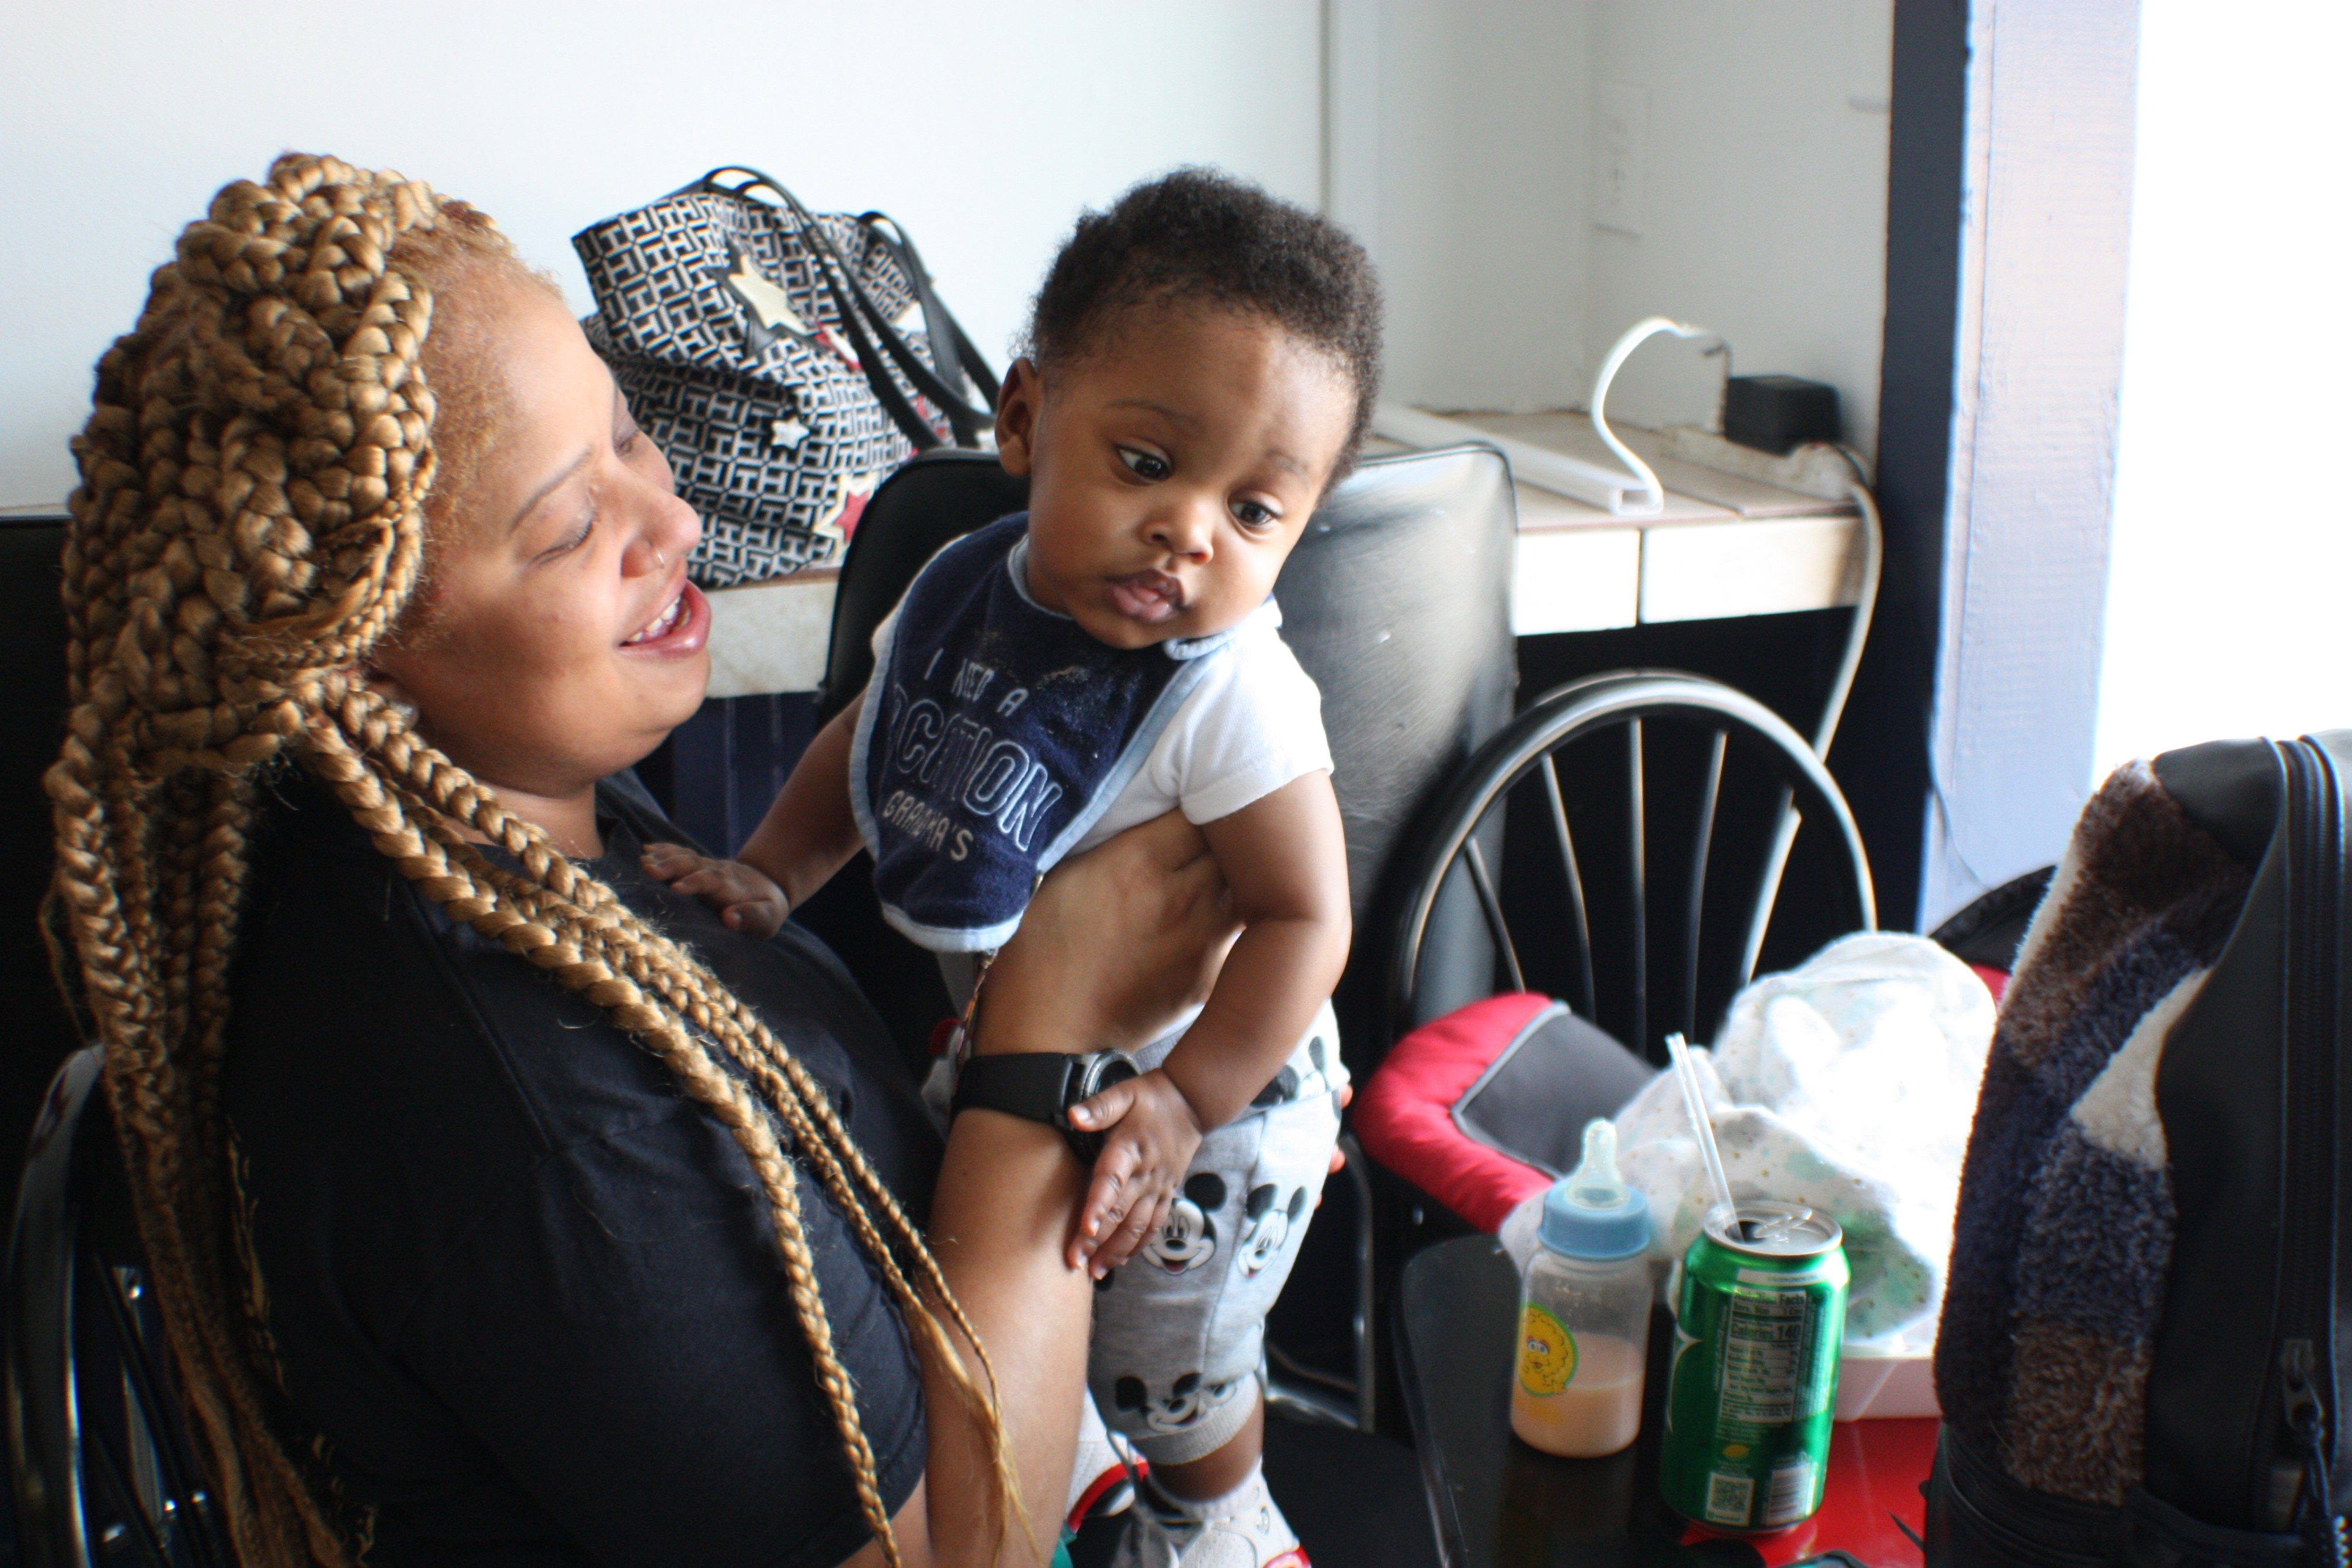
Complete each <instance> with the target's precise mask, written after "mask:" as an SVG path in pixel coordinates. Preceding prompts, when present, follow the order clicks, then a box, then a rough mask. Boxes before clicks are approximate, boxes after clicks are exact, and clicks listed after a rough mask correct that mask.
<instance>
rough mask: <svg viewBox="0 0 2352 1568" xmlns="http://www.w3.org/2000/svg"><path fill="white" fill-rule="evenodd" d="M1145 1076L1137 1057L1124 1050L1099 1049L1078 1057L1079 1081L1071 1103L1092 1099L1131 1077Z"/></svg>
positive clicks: (1071, 1096) (1075, 1086) (1074, 1087)
mask: <svg viewBox="0 0 2352 1568" xmlns="http://www.w3.org/2000/svg"><path fill="white" fill-rule="evenodd" d="M1141 1076H1143V1069H1141V1068H1140V1067H1138V1066H1137V1065H1136V1063H1135V1058H1133V1057H1131V1056H1129V1055H1128V1053H1127V1052H1125V1051H1096V1052H1094V1053H1093V1054H1092V1055H1090V1056H1083V1057H1080V1058H1079V1059H1078V1072H1077V1082H1076V1083H1075V1084H1074V1085H1072V1092H1071V1095H1070V1103H1072V1104H1076V1103H1078V1102H1079V1101H1081V1100H1091V1099H1093V1098H1094V1097H1095V1096H1096V1095H1097V1094H1099V1093H1101V1092H1103V1091H1104V1090H1106V1089H1108V1088H1109V1087H1110V1086H1111V1085H1112V1084H1114V1083H1124V1082H1127V1081H1128V1080H1129V1079H1130V1078H1140V1077H1141Z"/></svg>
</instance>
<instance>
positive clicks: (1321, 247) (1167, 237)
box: [1029, 169, 1381, 479]
mask: <svg viewBox="0 0 2352 1568" xmlns="http://www.w3.org/2000/svg"><path fill="white" fill-rule="evenodd" d="M1162 299H1171V300H1173V299H1188V300H1199V301H1202V302H1203V303H1208V304H1215V305H1222V306H1225V307H1227V308H1231V309H1234V310H1240V311H1244V312H1247V313H1249V314H1252V315H1257V316H1263V317H1265V318H1266V319H1268V320H1270V321H1272V322H1274V323H1275V324H1276V326H1278V327H1281V328H1283V329H1285V330H1286V331H1288V332H1290V333H1292V334H1294V335H1295V336H1297V338H1298V339H1299V340H1301V341H1303V342H1306V343H1308V344H1311V345H1312V346H1314V347H1315V348H1317V349H1319V350H1322V351H1323V352H1325V353H1327V354H1328V355H1330V356H1331V357H1332V358H1333V359H1334V360H1336V361H1339V364H1340V365H1341V366H1342V367H1343V368H1344V369H1345V370H1346V371H1347V373H1348V378H1349V381H1350V382H1352V383H1353V384H1354V386H1355V389H1356V417H1355V420H1354V422H1353V423H1351V424H1350V425H1349V429H1348V440H1347V444H1345V445H1344V446H1342V447H1341V448H1340V450H1339V464H1338V465H1337V466H1336V467H1334V468H1333V469H1332V471H1331V472H1332V477H1333V478H1335V479H1336V478H1338V477H1339V476H1340V475H1343V474H1345V473H1347V472H1348V470H1349V468H1350V467H1352V466H1354V465H1355V461H1356V452H1357V449H1358V448H1359V447H1360V446H1361V445H1362V444H1363V441H1364V435H1365V433H1366V432H1367V431H1368V430H1369V429H1370V427H1371V422H1372V403H1373V402H1374V400H1375V399H1377V398H1378V397H1379V395H1380V390H1381V282H1380V277H1379V275H1378V274H1377V273H1375V272H1374V271H1373V270H1372V260H1371V257H1370V256H1366V255H1365V254H1364V247H1363V246H1360V245H1359V244H1357V243H1356V240H1355V237H1354V236H1353V235H1350V234H1349V233H1348V231H1347V230H1345V229H1343V228H1341V227H1340V226H1339V225H1337V224H1335V223H1333V222H1331V221H1330V220H1329V219H1328V218H1324V217H1319V216H1318V215H1317V214H1313V213H1310V212H1308V211H1307V210H1306V209H1305V208H1303V207H1297V206H1293V205H1292V204H1290V203H1288V202H1285V201H1282V200H1280V199H1278V198H1276V197H1275V196H1271V195H1268V194H1267V193H1265V191H1264V190H1262V189H1260V188H1259V187H1258V186H1256V185H1254V184H1252V183H1249V182H1248V181H1246V180H1238V179H1235V178H1234V176H1233V175H1231V174H1227V173H1224V172H1221V171H1219V170H1215V169H1179V170H1177V171H1176V172H1174V173H1171V174H1163V175H1161V176H1160V178H1159V179H1157V180H1150V181H1147V182H1145V183H1142V184H1140V185H1138V186H1136V187H1135V188H1134V189H1133V190H1130V191H1129V192H1128V193H1127V194H1125V195H1123V196H1121V197H1120V198H1119V199H1118V203H1117V204H1114V205H1113V206H1112V207H1111V209H1110V210H1109V211H1108V212H1101V213H1095V212H1090V213H1087V214H1085V215H1083V216H1081V217H1080V218H1079V219H1078V226H1077V227H1076V229H1075V230H1073V231H1072V232H1071V235H1070V237H1069V239H1068V241H1067V242H1066V243H1065V244H1064V245H1063V246H1062V251H1061V254H1060V255H1059V256H1055V258H1054V266H1053V269H1052V270H1051V271H1050V272H1048V273H1046V275H1045V286H1044V287H1041V288H1039V289H1038V290H1037V298H1036V302H1035V304H1034V306H1033V307H1032V308H1031V312H1030V317H1029V353H1030V357H1031V358H1032V359H1033V360H1034V361H1036V362H1037V364H1038V365H1039V366H1040V367H1041V368H1043V369H1046V370H1051V369H1052V368H1053V367H1054V366H1055V365H1056V364H1064V363H1070V362H1073V361H1077V360H1080V359H1083V358H1084V357H1085V356H1086V355H1087V353H1088V352H1090V351H1091V350H1094V349H1095V348H1097V347H1098V346H1099V345H1100V344H1101V342H1102V340H1103V338H1104V336H1105V332H1106V329H1107V328H1108V327H1109V326H1110V325H1111V324H1112V323H1113V321H1114V320H1115V319H1116V318H1117V317H1118V315H1119V314H1120V313H1121V312H1123V311H1126V310H1129V309H1131V308H1134V307H1136V306H1138V305H1141V304H1144V303H1146V302H1148V301H1154V300H1162Z"/></svg>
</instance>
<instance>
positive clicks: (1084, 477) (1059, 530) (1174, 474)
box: [997, 304, 1355, 648]
mask: <svg viewBox="0 0 2352 1568" xmlns="http://www.w3.org/2000/svg"><path fill="white" fill-rule="evenodd" d="M1354 417H1355V390H1354V387H1353V385H1352V383H1351V382H1349V379H1348V376H1347V374H1346V372H1345V371H1344V370H1343V369H1342V368H1341V366H1340V365H1339V362H1338V361H1335V360H1334V359H1333V358H1331V356H1329V355H1328V354H1326V353H1324V352H1322V351H1321V350H1318V349H1315V348H1312V347H1309V346H1308V345H1307V344H1305V343H1302V342H1301V341H1299V340H1297V338H1295V337H1293V336H1292V335H1291V334H1290V333H1288V332H1287V331H1286V330H1284V329H1282V328H1280V327H1277V326H1276V325H1275V324H1273V323H1272V322H1270V321H1268V320H1266V319H1265V318H1263V317H1258V316H1252V315H1244V314H1241V313H1239V312H1236V311H1233V310H1227V309H1222V308H1217V307H1214V306H1199V305H1187V304H1178V305H1172V306H1171V305H1150V306H1144V307H1139V308H1136V309H1134V310H1132V311H1130V312H1129V313H1128V314H1127V315H1126V316H1125V317H1124V318H1123V319H1120V320H1119V321H1118V322H1116V323H1114V324H1113V325H1112V327H1111V329H1110V331H1109V333H1108V336H1107V337H1106V339H1105V340H1104V341H1103V342H1102V343H1100V344H1099V345H1097V347H1096V348H1095V349H1094V350H1093V351H1092V352H1090V353H1088V354H1087V355H1085V356H1084V357H1082V358H1081V359H1079V360H1078V361H1076V362H1075V363H1071V364H1066V365H1063V366H1061V367H1060V368H1058V369H1057V370H1056V371H1055V372H1054V374H1053V376H1052V377H1051V379H1050V382H1048V381H1046V380H1045V379H1044V378H1042V377H1041V375H1040V372H1039V371H1037V369H1036V367H1034V365H1032V364H1031V363H1030V362H1029V361H1026V360H1024V361H1020V362H1019V363H1017V364H1015V365H1014V366H1013V373H1012V376H1011V378H1010V379H1009V380H1008V381H1007V382H1006V383H1005V389H1004V395H1003V399H1002V400H1001V402H1000V403H999V405H998V409H997V449H998V452H999V455H1001V456H1002V457H1003V462H1004V466H1005V467H1006V468H1007V469H1008V470H1010V471H1011V472H1013V473H1014V474H1026V475H1027V476H1028V477H1029V590H1030V592H1031V593H1032V594H1033V595H1034V596H1035V598H1036V600H1037V601H1038V602H1039V603H1040V604H1043V605H1044V606H1045V608H1047V609H1049V610H1057V611H1060V612H1063V613H1065V614H1066V615H1069V616H1071V617H1073V618H1075V619H1076V621H1077V622H1078V624H1079V625H1080V626H1082V627H1084V628H1085V629H1086V630H1087V632H1088V633H1089V634H1090V635H1092V636H1094V637H1095V638H1097V640H1099V641H1101V642H1104V643H1109V644H1110V645H1111V646H1113V647H1115V648H1142V647H1149V646H1150V645H1151V644H1153V643H1164V642H1167V641H1169V640H1170V639H1171V638H1177V637H1204V636H1208V635H1210V634H1212V633H1213V632H1222V631H1224V630H1225V629H1226V628H1228V627H1230V626H1233V625H1234V624H1236V623H1237V622H1240V621H1241V620H1242V618H1243V617H1244V616H1245V615H1247V614H1248V613H1249V612H1251V611H1253V610H1255V609H1256V608H1257V606H1258V605H1259V604H1260V603H1262V602H1264V601H1265V596H1266V595H1267V594H1268V593H1269V592H1271V591H1273V589H1274V580H1275V578H1276V575H1278V574H1279V573H1280V572H1281V570H1282V563H1283V561H1284V560H1285V559H1286V558H1287V557H1288V556H1289V554H1290V549H1291V547H1292V546H1293V545H1295V544H1297V542H1298V536H1299V534H1300V532H1301V531H1302V530H1303V529H1304V528H1306V526H1307V516H1308V514H1309V513H1311V512H1313V511H1314V509H1315V504H1316V502H1317V501H1318V500H1319V499H1321V497H1322V495H1323V486H1324V485H1325V483H1326V482H1327V481H1328V479H1329V478H1330V476H1331V470H1332V467H1333V465H1335V464H1337V463H1338V461H1339V448H1340V446H1341V445H1342V444H1344V443H1345V442H1346V440H1347V437H1348V430H1349V425H1350V424H1351V423H1353V421H1354Z"/></svg>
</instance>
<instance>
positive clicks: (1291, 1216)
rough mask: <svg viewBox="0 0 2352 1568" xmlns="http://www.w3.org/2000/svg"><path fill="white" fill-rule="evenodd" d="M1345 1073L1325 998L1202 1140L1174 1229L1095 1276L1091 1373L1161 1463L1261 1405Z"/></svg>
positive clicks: (1148, 1054) (1120, 1421) (1108, 1411)
mask: <svg viewBox="0 0 2352 1568" xmlns="http://www.w3.org/2000/svg"><path fill="white" fill-rule="evenodd" d="M1172 1043H1173V1042H1172V1040H1171V1041H1167V1042H1159V1043H1158V1044H1156V1046H1155V1048H1154V1049H1151V1050H1148V1051H1144V1052H1142V1053H1139V1054H1140V1055H1141V1056H1142V1057H1143V1058H1144V1059H1145V1060H1146V1061H1156V1060H1157V1058H1158V1057H1160V1056H1163V1055H1165V1054H1166V1051H1165V1046H1166V1045H1167V1044H1172ZM1346 1082H1348V1070H1347V1069H1346V1068H1345V1067H1343V1066H1342V1065H1340V1062H1339V1023H1338V1020H1337V1019H1334V1018H1333V1017H1332V1015H1331V1004H1330V1003H1328V1002H1325V1003H1324V1004H1323V1007H1322V1009H1321V1010H1320V1011H1318V1013H1317V1014H1316V1017H1315V1022H1314V1024H1313V1026H1312V1027H1311V1028H1309V1030H1307V1036H1306V1038H1305V1039H1303V1040H1300V1041H1299V1042H1298V1049H1297V1051H1293V1052H1292V1053H1291V1056H1290V1060H1289V1061H1287V1062H1286V1063H1285V1064H1284V1066H1283V1069H1282V1071H1280V1072H1279V1073H1277V1074H1276V1076H1275V1080H1274V1082H1271V1083H1269V1084H1267V1085H1266V1087H1265V1092H1264V1093H1262V1094H1260V1095H1259V1096H1258V1098H1257V1100H1256V1101H1255V1103H1253V1104H1252V1106H1251V1108H1250V1109H1248V1110H1247V1111H1244V1112H1243V1113H1241V1114H1240V1115H1239V1116H1236V1117H1234V1119H1233V1120H1232V1121H1231V1122H1228V1123H1226V1124H1224V1125H1223V1126H1222V1127H1219V1128H1217V1129H1216V1130H1215V1131H1214V1132H1212V1133H1211V1134H1209V1135H1208V1136H1207V1137H1205V1138H1203V1139H1202V1140H1201V1148H1200V1152H1199V1153H1197V1154H1196V1155H1193V1156H1192V1169H1191V1170H1190V1171H1189V1172H1188V1173H1187V1174H1186V1176H1185V1178H1184V1187H1183V1191H1182V1192H1181V1194H1180V1195H1179V1197H1177V1199H1176V1202H1175V1203H1174V1205H1173V1206H1172V1207H1171V1209H1170V1212H1169V1216H1168V1223H1167V1225H1166V1226H1165V1227H1164V1228H1162V1229H1161V1230H1160V1233H1159V1234H1158V1235H1157V1236H1155V1237H1153V1238H1152V1239H1150V1240H1149V1241H1147V1242H1146V1243H1145V1244H1144V1245H1143V1246H1142V1247H1141V1248H1139V1249H1137V1251H1136V1253H1135V1256H1134V1257H1132V1258H1130V1259H1129V1260H1128V1261H1127V1262H1126V1263H1125V1264H1124V1265H1122V1266H1121V1267H1119V1268H1118V1269H1117V1270H1113V1271H1112V1273H1111V1274H1110V1276H1109V1277H1108V1278H1107V1279H1105V1280H1103V1281H1099V1282H1098V1283H1097V1285H1096V1295H1095V1332H1094V1345H1093V1349H1092V1351H1091V1353H1090V1354H1089V1355H1088V1357H1087V1384H1088V1385H1089V1386H1090V1387H1091V1388H1092V1390H1093V1392H1094V1396H1095V1403H1096V1404H1097V1406H1099V1407H1100V1408H1101V1410H1102V1415H1103V1419H1104V1420H1105V1421H1106V1422H1108V1424H1109V1425H1110V1427H1112V1428H1113V1429H1114V1430H1116V1431H1118V1432H1119V1433H1121V1434H1122V1435H1123V1436H1125V1437H1129V1438H1130V1439H1132V1440H1133V1442H1134V1443H1135V1446H1136V1447H1137V1448H1139V1449H1141V1450H1142V1451H1143V1456H1144V1458H1148V1459H1150V1460H1151V1461H1153V1462H1154V1463H1156V1464H1169V1465H1181V1464H1184V1463H1187V1462H1189V1461H1191V1460H1193V1459H1198V1458H1205V1457H1207V1456H1208V1455H1210V1454H1213V1453H1214V1452H1216V1451H1217V1450H1218V1449H1219V1448H1223V1447H1224V1446H1225V1444H1226V1443H1227V1442H1229V1441H1230V1440H1231V1439H1232V1438H1233V1436H1234V1433H1236V1432H1238V1431H1240V1430H1241V1428H1242V1426H1243V1424H1244V1423H1245V1422H1246V1421H1247V1420H1248V1419H1249V1417H1250V1414H1251V1412H1252V1411H1253V1410H1254V1409H1255V1407H1256V1405H1257V1377H1258V1364H1259V1360H1260V1358H1261V1355H1262V1354H1263V1347H1264V1343H1265V1314H1266V1312H1267V1311H1268V1310H1269V1309H1270V1308H1272V1307H1273V1305H1274V1299H1275V1298H1276V1296H1278V1295H1280V1294H1281V1293H1282V1285H1283V1281H1286V1280H1287V1279H1288V1278H1289V1277H1290V1266H1291V1264H1292V1262H1294V1261H1295V1260H1297V1257H1298V1245H1299V1242H1300V1240H1301V1239H1303V1238H1304V1237H1305V1236H1306V1234H1307V1220H1308V1219H1309V1218H1311V1217H1312V1216H1313V1214H1314V1212H1315V1200H1316V1198H1317V1197H1319V1196H1320V1195H1321V1193H1322V1191H1323V1177H1324V1175H1325V1173H1326V1171H1327V1170H1328V1167H1329V1165H1330V1159H1331V1150H1332V1148H1333V1146H1334V1145H1336V1144H1337V1143H1338V1142H1339V1089H1340V1087H1341V1086H1342V1085H1343V1084H1345V1083H1346Z"/></svg>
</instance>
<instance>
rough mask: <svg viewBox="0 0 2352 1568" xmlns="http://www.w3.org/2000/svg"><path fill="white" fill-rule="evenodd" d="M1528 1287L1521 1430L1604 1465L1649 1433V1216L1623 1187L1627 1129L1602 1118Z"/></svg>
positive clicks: (1566, 1186) (1517, 1414)
mask: <svg viewBox="0 0 2352 1568" xmlns="http://www.w3.org/2000/svg"><path fill="white" fill-rule="evenodd" d="M1537 1240H1538V1246H1537V1248H1536V1250H1535V1255H1534V1256H1533V1257H1532V1258H1530V1259H1528V1270H1527V1274H1526V1276H1525V1277H1524V1278H1523V1279H1522V1280H1521V1281H1520V1285H1519V1343H1518V1365H1517V1375H1515V1376H1514V1377H1513V1378H1512V1381H1511V1430H1513V1431H1514V1432H1517V1434H1518V1435H1519V1437H1521V1438H1522V1439H1524V1440H1525V1441H1527V1442H1528V1443H1529V1444H1531V1445H1533V1446H1534V1447H1536V1448H1541V1449H1543V1450H1544V1452H1546V1453H1548V1454H1564V1455H1566V1456H1568V1457H1569V1458H1599V1457H1600V1456H1601V1455H1603V1454H1613V1453H1615V1452H1617V1451H1618V1450H1619V1449H1620V1448H1624V1447H1625V1446H1626V1445H1628V1444H1630V1443H1631V1442H1633V1438H1634V1437H1635V1435H1636V1434H1637V1433H1639V1432H1640V1431H1641V1429H1642V1368H1643V1361H1644V1359H1645V1358H1646V1356H1647V1355H1648V1354H1649V1343H1650V1264H1649V1260H1648V1259H1647V1258H1645V1257H1644V1256H1643V1252H1644V1249H1647V1248H1648V1246H1649V1244H1650V1205H1649V1200H1648V1199H1646V1198H1644V1197H1643V1196H1642V1195H1641V1194H1640V1193H1638V1192H1635V1191H1633V1190H1632V1189H1631V1188H1629V1187H1628V1186H1626V1185H1625V1184H1624V1182H1623V1181H1622V1179H1620V1178H1619V1176H1618V1175H1617V1129H1616V1128H1614V1127H1612V1126H1611V1125H1610V1124H1609V1123H1608V1122H1607V1121H1606V1120H1604V1119H1602V1118H1601V1117H1597V1116H1596V1117H1595V1118H1593V1120H1592V1121H1591V1123H1589V1124H1586V1126H1585V1129H1584V1158H1583V1161H1582V1163H1581V1164H1580V1165H1579V1166H1577V1167H1576V1169H1575V1170H1573V1171H1571V1172H1570V1173H1569V1174H1568V1175H1567V1176H1562V1177H1561V1178H1560V1179H1559V1181H1557V1182H1555V1183H1553V1184H1552V1188H1551V1190H1550V1191H1549V1192H1548V1193H1546V1194H1545V1195H1544V1204H1543V1222H1542V1225H1541V1227H1540V1228H1538V1231H1537Z"/></svg>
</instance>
